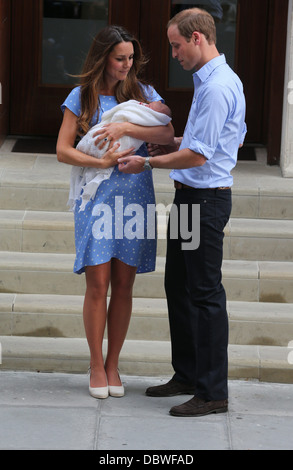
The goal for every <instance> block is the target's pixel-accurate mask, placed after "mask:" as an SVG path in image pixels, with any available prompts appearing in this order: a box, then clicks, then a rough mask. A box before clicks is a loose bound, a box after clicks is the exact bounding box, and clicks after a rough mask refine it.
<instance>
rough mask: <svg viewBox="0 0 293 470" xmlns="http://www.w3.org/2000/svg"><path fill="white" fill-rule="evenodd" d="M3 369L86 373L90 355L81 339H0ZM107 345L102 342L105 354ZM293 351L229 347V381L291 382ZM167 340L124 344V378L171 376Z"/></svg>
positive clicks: (266, 347) (275, 347)
mask: <svg viewBox="0 0 293 470" xmlns="http://www.w3.org/2000/svg"><path fill="white" fill-rule="evenodd" d="M0 344H1V349H2V365H1V366H0V368H1V369H2V370H18V371H19V370H25V371H40V372H70V373H85V372H86V371H87V369H88V365H89V352H88V346H87V342H86V340H85V339H84V338H31V337H28V338H27V337H17V338H16V337H9V336H0ZM106 347H107V342H106V340H105V343H104V351H105V350H106ZM291 352H292V349H290V348H287V347H278V346H245V345H244V346H243V345H240V346H239V345H230V346H229V378H230V379H254V380H260V381H265V382H279V383H293V373H292V367H293V366H292V362H293V361H291ZM170 356H171V354H170V343H169V341H129V340H128V341H126V342H125V343H124V346H123V349H122V352H121V356H120V364H119V368H120V372H121V374H123V375H124V374H125V375H137V376H140V375H143V376H170V375H171V374H172V367H171V365H170Z"/></svg>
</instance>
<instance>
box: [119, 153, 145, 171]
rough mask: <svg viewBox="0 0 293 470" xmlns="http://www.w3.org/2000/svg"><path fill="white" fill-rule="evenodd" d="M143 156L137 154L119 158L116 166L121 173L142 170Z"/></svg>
mask: <svg viewBox="0 0 293 470" xmlns="http://www.w3.org/2000/svg"><path fill="white" fill-rule="evenodd" d="M144 162H145V158H144V157H140V156H139V155H132V156H129V157H124V158H119V160H118V163H119V165H118V168H119V170H120V171H121V172H122V173H133V174H138V173H141V172H142V171H144Z"/></svg>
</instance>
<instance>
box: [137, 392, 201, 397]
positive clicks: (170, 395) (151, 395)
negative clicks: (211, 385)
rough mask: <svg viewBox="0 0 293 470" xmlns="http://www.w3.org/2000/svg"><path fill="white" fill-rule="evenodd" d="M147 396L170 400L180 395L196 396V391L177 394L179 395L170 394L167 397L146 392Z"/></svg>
mask: <svg viewBox="0 0 293 470" xmlns="http://www.w3.org/2000/svg"><path fill="white" fill-rule="evenodd" d="M145 394H146V395H147V396H148V397H156V398H165V397H166V398H168V397H177V396H179V395H194V390H189V391H188V390H186V391H184V392H177V393H168V394H166V395H162V394H156V393H152V392H145Z"/></svg>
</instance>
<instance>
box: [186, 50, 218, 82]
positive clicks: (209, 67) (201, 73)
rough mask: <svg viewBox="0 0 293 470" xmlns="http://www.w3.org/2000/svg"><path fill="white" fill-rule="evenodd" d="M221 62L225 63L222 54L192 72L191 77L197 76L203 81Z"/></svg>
mask: <svg viewBox="0 0 293 470" xmlns="http://www.w3.org/2000/svg"><path fill="white" fill-rule="evenodd" d="M223 64H226V57H225V55H224V54H221V55H219V56H217V57H215V58H214V59H212V60H210V61H209V62H207V63H206V64H205V65H204V66H203V67H201V68H200V69H199V70H198V71H197V72H195V73H194V74H193V78H194V79H195V77H198V78H199V80H200V81H201V82H202V83H203V82H205V81H206V79H207V78H208V77H209V76H210V75H211V73H212V72H213V71H214V70H215V69H216V68H217V67H219V66H220V65H223Z"/></svg>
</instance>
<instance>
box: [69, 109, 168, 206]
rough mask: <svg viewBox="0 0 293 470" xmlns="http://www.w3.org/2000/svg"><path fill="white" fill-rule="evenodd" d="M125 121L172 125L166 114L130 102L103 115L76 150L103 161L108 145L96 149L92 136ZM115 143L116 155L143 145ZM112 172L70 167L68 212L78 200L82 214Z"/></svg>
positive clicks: (130, 141) (126, 140)
mask: <svg viewBox="0 0 293 470" xmlns="http://www.w3.org/2000/svg"><path fill="white" fill-rule="evenodd" d="M126 121H127V122H131V123H132V124H138V125H140V126H166V125H167V124H168V123H169V122H170V121H171V118H170V117H169V116H167V115H166V114H162V113H159V112H157V111H154V110H153V109H151V108H149V107H147V106H144V105H143V103H139V102H138V101H135V100H129V101H126V102H124V103H121V104H118V105H117V106H115V107H114V108H112V109H111V110H109V111H106V112H105V113H104V114H103V117H102V120H101V122H100V123H99V124H97V125H95V126H94V127H92V128H91V129H90V130H89V132H88V133H87V134H86V135H85V136H84V137H83V138H82V139H81V140H80V142H79V143H78V145H77V147H76V148H77V149H78V150H80V151H81V152H83V153H86V154H87V155H91V156H92V157H96V158H102V157H103V155H104V154H105V152H106V151H107V150H108V146H109V144H108V145H105V147H104V148H103V149H99V148H98V146H97V145H95V139H96V138H93V134H94V133H95V132H97V130H99V129H101V128H102V127H103V126H105V124H108V123H111V122H126ZM117 142H119V143H120V147H119V149H118V151H123V150H127V149H129V148H132V147H134V148H135V151H137V150H138V149H139V148H140V147H141V145H142V144H143V141H141V140H138V139H134V138H132V137H129V136H124V137H122V138H121V139H119V140H118V141H117ZM115 143H116V142H115ZM113 169H114V167H111V168H106V169H97V168H80V167H76V166H74V167H72V171H71V180H70V193H69V200H68V205H69V207H70V209H71V210H74V208H75V204H76V201H77V200H78V199H79V198H80V197H81V200H82V202H81V206H80V209H79V210H80V211H83V210H84V209H85V206H86V204H87V203H88V201H90V199H93V198H94V197H95V195H96V191H97V189H98V187H99V186H100V184H101V183H102V181H104V180H106V179H109V178H110V176H111V174H112V171H113ZM81 193H82V194H81Z"/></svg>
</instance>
